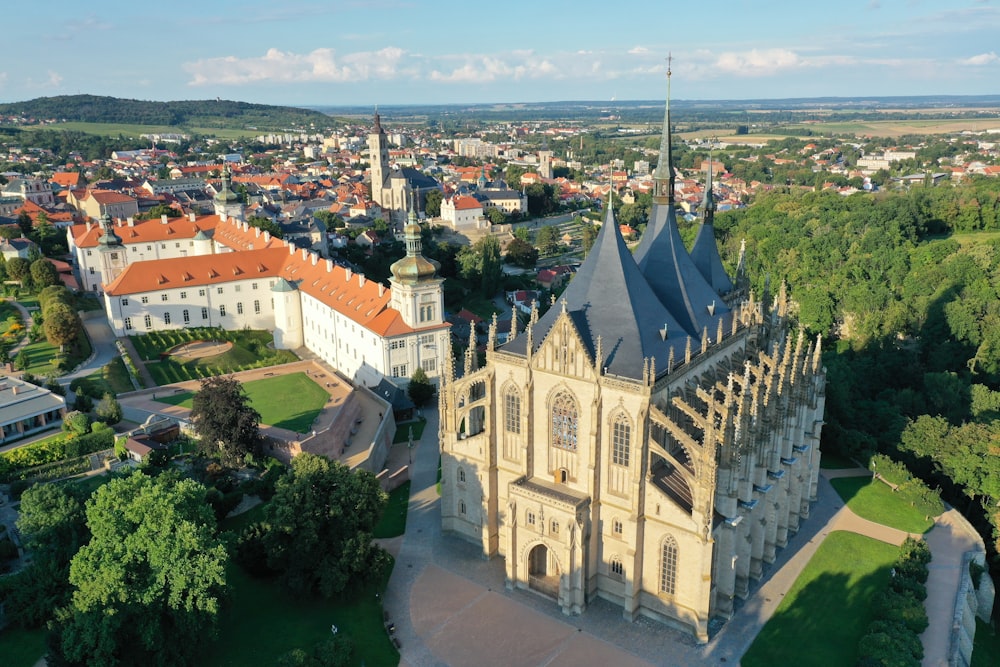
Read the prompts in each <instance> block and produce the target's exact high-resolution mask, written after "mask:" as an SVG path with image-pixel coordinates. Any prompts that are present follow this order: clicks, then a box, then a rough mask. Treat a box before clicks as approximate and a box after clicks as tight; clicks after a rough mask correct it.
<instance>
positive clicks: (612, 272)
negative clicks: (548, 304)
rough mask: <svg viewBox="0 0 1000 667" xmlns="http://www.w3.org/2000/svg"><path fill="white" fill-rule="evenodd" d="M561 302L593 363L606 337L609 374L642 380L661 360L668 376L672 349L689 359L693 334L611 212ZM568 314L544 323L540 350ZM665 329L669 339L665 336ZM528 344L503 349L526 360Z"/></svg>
mask: <svg viewBox="0 0 1000 667" xmlns="http://www.w3.org/2000/svg"><path fill="white" fill-rule="evenodd" d="M560 301H565V310H566V312H567V313H568V314H569V316H570V318H571V319H572V321H573V323H574V325H575V326H576V329H577V331H578V332H579V334H580V337H581V338H582V339H583V342H584V344H585V345H586V346H587V349H588V352H589V353H590V355H591V358H593V357H594V356H595V355H596V352H597V338H598V336H600V337H601V341H602V342H601V345H602V351H603V354H604V359H603V361H602V363H601V366H602V367H603V368H605V369H606V370H607V372H608V373H611V374H614V375H619V376H623V377H627V378H632V379H641V378H642V371H643V363H644V359H646V358H650V357H652V358H655V360H656V368H657V369H660V370H661V371H662V370H666V368H667V362H668V360H669V357H670V348H671V347H673V348H674V356H675V358H676V359H683V357H684V349H685V346H686V345H687V333H686V332H685V331H684V330H683V328H682V327H681V326H680V324H679V323H678V321H677V319H676V318H674V317H673V316H672V315H671V314H670V312H669V311H668V310H667V309H666V308H665V307H664V306H663V304H662V303H660V300H659V299H658V298H657V296H656V294H655V293H654V292H653V290H652V288H651V287H650V286H649V284H648V283H647V282H646V279H645V278H643V276H642V273H641V272H640V271H639V267H638V266H637V265H636V263H635V260H634V259H633V258H632V254H631V253H630V252H629V250H628V248H627V247H626V245H625V241H624V240H623V239H622V236H621V231H620V230H619V229H618V223H617V222H615V218H614V213H613V212H612V210H611V209H610V207H609V209H608V214H607V218H606V219H605V222H604V225H603V226H602V227H601V231H600V232H599V233H598V235H597V239H596V240H595V241H594V247H593V248H592V249H591V251H590V254H589V255H588V256H587V259H586V260H585V261H584V262H583V264H582V265H581V266H580V269H579V270H578V271H577V273H576V276H575V277H574V278H573V280H572V282H570V284H569V287H567V288H566V291H565V292H563V295H562V299H561V300H560ZM562 311H563V304H562V303H561V302H560V303H557V304H556V305H554V306H553V307H552V308H551V309H550V310H549V311H548V312H547V313H546V314H545V315H544V316H542V317H541V319H539V321H538V323H537V324H536V325H535V328H534V332H533V336H532V338H533V343H534V347H535V349H538V347H539V346H540V345H541V344H542V342H543V341H544V340H545V338H546V336H547V335H548V332H549V330H550V329H551V328H552V326H553V325H554V324H555V322H556V320H557V319H558V318H559V316H560V314H561V313H562ZM664 325H665V326H666V338H665V339H664V338H663V337H662V336H661V330H662V329H663V327H664ZM527 339H528V337H527V335H526V334H521V335H519V336H518V337H517V338H516V339H514V340H513V341H511V342H510V343H507V344H505V345H503V346H502V348H501V349H503V350H504V351H507V352H513V353H515V354H525V353H526V351H527Z"/></svg>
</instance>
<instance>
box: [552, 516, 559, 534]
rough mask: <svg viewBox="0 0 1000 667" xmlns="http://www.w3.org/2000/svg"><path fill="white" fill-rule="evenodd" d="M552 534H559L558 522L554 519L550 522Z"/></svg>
mask: <svg viewBox="0 0 1000 667" xmlns="http://www.w3.org/2000/svg"><path fill="white" fill-rule="evenodd" d="M552 534H553V535H558V534H559V522H558V521H556V520H555V519H553V520H552Z"/></svg>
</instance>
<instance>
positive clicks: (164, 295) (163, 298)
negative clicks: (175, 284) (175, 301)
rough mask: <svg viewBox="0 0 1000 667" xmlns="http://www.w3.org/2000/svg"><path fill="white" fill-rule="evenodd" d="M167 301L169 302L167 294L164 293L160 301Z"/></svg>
mask: <svg viewBox="0 0 1000 667" xmlns="http://www.w3.org/2000/svg"><path fill="white" fill-rule="evenodd" d="M166 300H167V293H166V292H164V293H163V294H161V295H160V301H166Z"/></svg>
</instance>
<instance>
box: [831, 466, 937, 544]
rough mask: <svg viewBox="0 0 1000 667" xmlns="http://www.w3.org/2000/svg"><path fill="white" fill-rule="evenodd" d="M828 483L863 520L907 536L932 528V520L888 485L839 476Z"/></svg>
mask: <svg viewBox="0 0 1000 667" xmlns="http://www.w3.org/2000/svg"><path fill="white" fill-rule="evenodd" d="M830 483H831V484H832V485H833V488H834V489H836V491H837V493H838V494H840V497H841V498H842V499H843V501H844V502H845V503H847V506H848V507H849V508H850V509H851V511H852V512H854V513H855V514H857V515H858V516H860V517H861V518H863V519H868V520H869V521H874V522H876V523H881V524H882V525H885V526H889V527H890V528H897V529H899V530H905V531H906V532H908V533H925V532H927V531H928V530H930V529H931V527H932V526H933V525H934V520H933V519H930V518H927V517H926V516H924V514H923V513H922V512H921V511H920V510H919V509H918V508H916V507H913V506H911V505H910V504H909V503H908V502H906V500H904V499H903V498H901V497H900V496H899V495H898V494H896V493H893V491H892V489H891V488H889V486H888V485H886V484H883V483H882V482H874V483H872V481H871V477H840V478H837V479H832V480H830Z"/></svg>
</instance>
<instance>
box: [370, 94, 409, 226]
mask: <svg viewBox="0 0 1000 667" xmlns="http://www.w3.org/2000/svg"><path fill="white" fill-rule="evenodd" d="M368 157H369V162H370V165H371V166H370V170H371V200H372V201H373V202H375V203H376V204H378V205H379V206H381V207H382V210H383V212H384V214H385V217H386V221H388V222H392V223H399V224H402V223H403V222H404V221H405V220H406V217H407V213H406V211H407V202H409V200H410V194H411V193H410V185H409V183H408V182H407V181H406V178H405V177H404V176H403V174H402V172H401V171H400V170H393V169H392V166H391V165H390V164H389V138H388V137H387V136H386V134H385V130H384V129H383V128H382V117H381V116H380V115H379V113H378V111H376V112H375V127H374V128H373V129H372V132H371V134H369V135H368Z"/></svg>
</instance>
